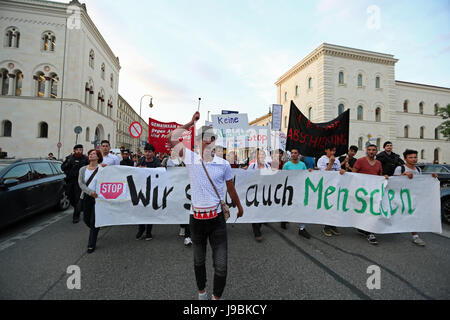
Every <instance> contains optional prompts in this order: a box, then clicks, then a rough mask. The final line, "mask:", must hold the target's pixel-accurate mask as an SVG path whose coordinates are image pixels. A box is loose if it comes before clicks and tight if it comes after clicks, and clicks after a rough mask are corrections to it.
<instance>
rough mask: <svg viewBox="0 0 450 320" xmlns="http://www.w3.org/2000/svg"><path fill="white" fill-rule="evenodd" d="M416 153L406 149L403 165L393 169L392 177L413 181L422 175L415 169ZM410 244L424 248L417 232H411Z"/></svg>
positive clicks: (434, 176)
mask: <svg viewBox="0 0 450 320" xmlns="http://www.w3.org/2000/svg"><path fill="white" fill-rule="evenodd" d="M417 154H418V152H417V151H416V150H410V149H406V150H405V152H403V158H404V159H405V164H402V165H400V166H398V167H397V168H395V171H394V176H407V177H408V178H409V179H413V178H414V175H418V174H422V171H421V170H420V168H419V167H416V164H417V161H418V157H417ZM432 176H433V178H437V174H435V173H433V174H432ZM412 242H413V243H414V244H416V245H418V246H421V247H423V246H425V241H423V240H422V239H421V238H420V237H419V235H418V234H417V232H412Z"/></svg>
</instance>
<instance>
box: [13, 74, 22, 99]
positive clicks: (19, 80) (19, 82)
mask: <svg viewBox="0 0 450 320" xmlns="http://www.w3.org/2000/svg"><path fill="white" fill-rule="evenodd" d="M22 83H23V73H22V71H16V87H15V88H16V92H15V95H16V96H21V95H22Z"/></svg>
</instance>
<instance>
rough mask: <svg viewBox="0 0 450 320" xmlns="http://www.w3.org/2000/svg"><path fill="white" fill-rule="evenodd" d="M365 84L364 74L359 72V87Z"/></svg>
mask: <svg viewBox="0 0 450 320" xmlns="http://www.w3.org/2000/svg"><path fill="white" fill-rule="evenodd" d="M362 86H363V76H362V74H361V73H360V74H358V87H360V88H361V87H362Z"/></svg>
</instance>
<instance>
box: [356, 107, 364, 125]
mask: <svg viewBox="0 0 450 320" xmlns="http://www.w3.org/2000/svg"><path fill="white" fill-rule="evenodd" d="M356 116H357V118H356V119H357V120H360V121H362V120H364V108H363V107H362V106H358V109H357V115H356Z"/></svg>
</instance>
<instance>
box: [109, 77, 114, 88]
mask: <svg viewBox="0 0 450 320" xmlns="http://www.w3.org/2000/svg"><path fill="white" fill-rule="evenodd" d="M109 80H110V82H111V88H112V89H114V75H113V74H112V73H111V77H110V78H109Z"/></svg>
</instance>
